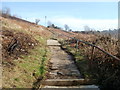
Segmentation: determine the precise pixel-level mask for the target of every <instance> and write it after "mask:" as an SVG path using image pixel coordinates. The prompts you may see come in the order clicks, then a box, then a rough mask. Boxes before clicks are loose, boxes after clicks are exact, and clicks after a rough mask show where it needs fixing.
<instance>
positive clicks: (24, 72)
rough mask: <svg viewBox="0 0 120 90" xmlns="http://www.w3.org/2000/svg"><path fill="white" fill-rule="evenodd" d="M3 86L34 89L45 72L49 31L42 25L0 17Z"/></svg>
mask: <svg viewBox="0 0 120 90" xmlns="http://www.w3.org/2000/svg"><path fill="white" fill-rule="evenodd" d="M0 21H1V23H2V24H1V25H2V29H1V30H0V32H1V33H2V34H1V40H2V46H3V47H2V63H3V64H2V65H3V76H2V85H3V88H13V87H14V88H33V87H36V86H37V83H36V82H38V80H40V78H41V79H42V78H43V76H45V75H44V74H45V73H46V65H47V60H48V59H49V50H48V49H47V46H46V40H47V39H48V38H49V37H50V35H51V33H50V32H49V31H48V30H47V29H46V28H45V27H43V26H40V25H36V24H34V23H30V22H27V21H24V20H22V19H18V18H14V17H13V18H12V17H3V16H0Z"/></svg>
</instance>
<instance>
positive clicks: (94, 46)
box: [49, 30, 120, 61]
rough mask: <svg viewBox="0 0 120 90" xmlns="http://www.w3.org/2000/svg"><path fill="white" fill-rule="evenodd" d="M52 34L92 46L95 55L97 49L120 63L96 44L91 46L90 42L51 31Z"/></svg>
mask: <svg viewBox="0 0 120 90" xmlns="http://www.w3.org/2000/svg"><path fill="white" fill-rule="evenodd" d="M49 31H50V30H49ZM50 32H52V33H53V34H57V35H61V36H66V37H68V38H71V39H74V40H76V41H77V42H82V43H85V44H87V45H88V46H92V47H93V53H94V49H95V48H97V49H98V50H100V51H102V52H103V53H105V54H107V55H108V56H110V57H112V58H114V59H116V60H119V61H120V59H119V58H118V57H116V56H114V55H112V54H110V53H108V52H107V51H105V50H103V49H101V48H100V47H98V46H96V45H94V44H91V43H89V42H86V41H83V40H80V39H76V38H75V37H69V36H67V35H64V34H58V33H55V32H53V31H50ZM92 56H93V55H92Z"/></svg>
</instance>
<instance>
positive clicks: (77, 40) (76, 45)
mask: <svg viewBox="0 0 120 90" xmlns="http://www.w3.org/2000/svg"><path fill="white" fill-rule="evenodd" d="M78 43H79V41H78V40H77V42H76V52H78Z"/></svg>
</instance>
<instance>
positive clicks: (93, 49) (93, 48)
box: [89, 46, 95, 70]
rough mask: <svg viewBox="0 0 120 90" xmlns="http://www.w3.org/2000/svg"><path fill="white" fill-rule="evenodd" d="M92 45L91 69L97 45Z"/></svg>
mask: <svg viewBox="0 0 120 90" xmlns="http://www.w3.org/2000/svg"><path fill="white" fill-rule="evenodd" d="M91 47H92V50H91V57H90V67H89V68H90V70H91V69H92V66H93V65H92V64H93V58H94V51H95V47H94V46H91Z"/></svg>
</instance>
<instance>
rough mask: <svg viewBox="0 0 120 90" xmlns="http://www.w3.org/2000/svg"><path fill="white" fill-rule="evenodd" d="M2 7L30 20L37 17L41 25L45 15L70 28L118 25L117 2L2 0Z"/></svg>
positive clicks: (99, 27) (109, 27)
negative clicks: (9, 0)
mask: <svg viewBox="0 0 120 90" xmlns="http://www.w3.org/2000/svg"><path fill="white" fill-rule="evenodd" d="M2 7H9V8H10V9H11V14H12V15H17V16H20V17H22V18H23V19H27V20H29V21H32V22H34V21H35V19H36V18H39V19H40V20H41V21H40V24H41V25H45V16H47V21H51V22H52V23H53V24H55V25H57V26H59V27H62V28H63V27H64V24H67V25H68V26H69V27H70V28H71V29H72V30H84V26H85V25H87V26H89V27H90V28H94V29H96V30H106V29H115V28H117V27H118V2H3V3H2Z"/></svg>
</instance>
